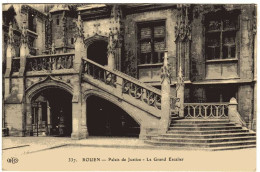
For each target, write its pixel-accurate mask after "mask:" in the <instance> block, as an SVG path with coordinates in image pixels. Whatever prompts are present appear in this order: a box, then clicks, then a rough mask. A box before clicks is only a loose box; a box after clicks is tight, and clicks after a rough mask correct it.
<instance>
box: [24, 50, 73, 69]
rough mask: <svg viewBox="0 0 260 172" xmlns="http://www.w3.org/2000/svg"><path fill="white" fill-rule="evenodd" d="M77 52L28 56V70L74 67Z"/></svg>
mask: <svg viewBox="0 0 260 172" xmlns="http://www.w3.org/2000/svg"><path fill="white" fill-rule="evenodd" d="M74 57H75V54H72V53H65V54H53V55H40V56H29V57H27V61H26V67H27V71H45V70H46V71H47V70H48V71H51V70H61V69H72V68H73V61H74Z"/></svg>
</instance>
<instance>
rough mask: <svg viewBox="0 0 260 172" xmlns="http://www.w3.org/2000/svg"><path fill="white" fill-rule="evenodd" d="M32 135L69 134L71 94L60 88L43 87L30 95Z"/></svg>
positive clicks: (70, 131)
mask: <svg viewBox="0 0 260 172" xmlns="http://www.w3.org/2000/svg"><path fill="white" fill-rule="evenodd" d="M31 105H32V106H31V127H32V135H33V136H70V135H71V133H72V95H71V94H70V93H68V92H67V91H64V90H63V89H60V88H54V87H52V88H45V89H43V90H41V91H39V92H38V93H37V94H35V95H34V96H33V97H32V100H31Z"/></svg>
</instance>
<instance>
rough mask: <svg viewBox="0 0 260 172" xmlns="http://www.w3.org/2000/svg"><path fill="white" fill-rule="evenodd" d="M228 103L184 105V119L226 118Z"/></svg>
mask: <svg viewBox="0 0 260 172" xmlns="http://www.w3.org/2000/svg"><path fill="white" fill-rule="evenodd" d="M228 106H229V103H228V102H227V103H184V115H185V116H184V117H185V118H204V119H213V118H215V119H219V118H228Z"/></svg>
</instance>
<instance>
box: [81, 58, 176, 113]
mask: <svg viewBox="0 0 260 172" xmlns="http://www.w3.org/2000/svg"><path fill="white" fill-rule="evenodd" d="M82 60H83V69H82V73H87V74H88V75H91V76H92V77H93V78H95V79H98V80H100V81H102V82H104V83H105V84H107V85H111V86H113V87H115V88H116V87H117V86H118V85H117V83H119V82H121V83H120V85H122V88H121V93H123V94H127V95H130V96H131V97H133V98H135V99H136V100H139V101H142V102H144V103H146V104H147V105H149V106H153V107H155V108H156V109H159V110H160V109H161V90H159V89H156V88H154V87H152V86H149V85H147V84H145V83H143V82H141V81H139V80H138V79H136V78H133V77H131V76H129V75H127V74H125V73H122V72H120V71H117V70H115V69H114V70H111V69H108V68H107V67H104V66H102V65H100V64H98V63H96V62H94V61H92V60H89V59H86V58H83V59H82ZM177 100H178V99H177V98H176V97H173V96H172V97H171V107H172V108H173V110H175V108H176V106H175V103H176V101H177Z"/></svg>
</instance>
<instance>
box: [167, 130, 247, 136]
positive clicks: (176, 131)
mask: <svg viewBox="0 0 260 172" xmlns="http://www.w3.org/2000/svg"><path fill="white" fill-rule="evenodd" d="M241 132H249V130H247V129H231V130H212V131H199V130H187V131H182V130H169V131H167V133H168V134H189V135H194V134H195V135H196V134H197V135H198V134H199V135H204V134H205V135H208V134H223V133H241Z"/></svg>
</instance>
